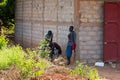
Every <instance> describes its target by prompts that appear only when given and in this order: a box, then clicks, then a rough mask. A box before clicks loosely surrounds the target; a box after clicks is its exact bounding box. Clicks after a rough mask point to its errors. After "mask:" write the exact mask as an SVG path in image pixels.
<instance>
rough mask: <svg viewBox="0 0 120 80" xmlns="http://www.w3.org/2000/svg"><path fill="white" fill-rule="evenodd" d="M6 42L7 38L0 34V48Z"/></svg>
mask: <svg viewBox="0 0 120 80" xmlns="http://www.w3.org/2000/svg"><path fill="white" fill-rule="evenodd" d="M7 44H8V39H7V38H6V36H4V35H1V36H0V49H1V48H2V47H6V46H7Z"/></svg>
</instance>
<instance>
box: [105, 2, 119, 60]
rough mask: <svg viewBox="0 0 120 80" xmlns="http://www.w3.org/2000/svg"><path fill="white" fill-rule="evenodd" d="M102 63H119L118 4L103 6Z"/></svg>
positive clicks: (112, 3)
mask: <svg viewBox="0 0 120 80" xmlns="http://www.w3.org/2000/svg"><path fill="white" fill-rule="evenodd" d="M104 21H105V22H104V61H105V62H108V61H112V62H114V61H115V62H118V61H120V2H105V4H104Z"/></svg>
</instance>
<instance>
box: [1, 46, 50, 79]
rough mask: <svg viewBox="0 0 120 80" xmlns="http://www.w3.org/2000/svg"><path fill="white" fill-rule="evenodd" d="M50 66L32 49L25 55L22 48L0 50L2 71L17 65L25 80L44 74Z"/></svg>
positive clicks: (14, 47)
mask: <svg viewBox="0 0 120 80" xmlns="http://www.w3.org/2000/svg"><path fill="white" fill-rule="evenodd" d="M49 64H50V63H49V62H48V61H46V60H44V59H42V58H40V57H39V56H38V55H37V54H36V53H35V52H33V51H31V50H30V49H27V53H25V51H23V49H22V48H21V47H20V46H12V47H3V48H2V49H1V50H0V69H7V68H8V67H10V66H11V65H16V66H17V67H18V68H19V69H20V70H21V73H22V74H21V75H22V76H23V77H24V78H26V77H29V76H31V75H39V74H42V73H43V69H44V68H46V67H47V66H48V65H49Z"/></svg>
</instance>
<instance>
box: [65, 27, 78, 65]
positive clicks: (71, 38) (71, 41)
mask: <svg viewBox="0 0 120 80" xmlns="http://www.w3.org/2000/svg"><path fill="white" fill-rule="evenodd" d="M73 29H74V27H73V26H70V27H69V32H70V33H69V34H68V43H67V48H66V56H67V65H69V64H70V63H71V56H72V53H74V60H75V54H76V53H75V49H76V33H75V31H74V30H73Z"/></svg>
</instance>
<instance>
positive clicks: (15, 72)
mask: <svg viewBox="0 0 120 80" xmlns="http://www.w3.org/2000/svg"><path fill="white" fill-rule="evenodd" d="M20 73H21V71H20V70H19V69H18V68H17V67H16V66H14V65H13V66H11V67H10V68H8V69H7V70H0V80H23V79H22V78H21V75H20Z"/></svg>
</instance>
